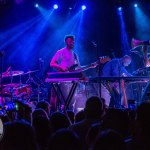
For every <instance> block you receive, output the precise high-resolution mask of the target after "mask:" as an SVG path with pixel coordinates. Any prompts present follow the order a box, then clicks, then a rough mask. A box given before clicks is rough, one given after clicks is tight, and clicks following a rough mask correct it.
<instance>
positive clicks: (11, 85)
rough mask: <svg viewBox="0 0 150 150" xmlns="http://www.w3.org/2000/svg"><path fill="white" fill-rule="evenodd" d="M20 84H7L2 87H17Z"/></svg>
mask: <svg viewBox="0 0 150 150" xmlns="http://www.w3.org/2000/svg"><path fill="white" fill-rule="evenodd" d="M19 84H20V83H9V84H3V85H2V86H5V87H17V86H18V85H19Z"/></svg>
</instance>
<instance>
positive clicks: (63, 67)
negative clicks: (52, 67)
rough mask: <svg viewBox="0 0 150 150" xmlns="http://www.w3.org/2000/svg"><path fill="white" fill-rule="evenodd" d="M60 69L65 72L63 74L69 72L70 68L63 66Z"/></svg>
mask: <svg viewBox="0 0 150 150" xmlns="http://www.w3.org/2000/svg"><path fill="white" fill-rule="evenodd" d="M60 68H61V71H63V72H66V71H68V68H67V67H65V66H61V67H60Z"/></svg>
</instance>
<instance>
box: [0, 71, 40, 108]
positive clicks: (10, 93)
mask: <svg viewBox="0 0 150 150" xmlns="http://www.w3.org/2000/svg"><path fill="white" fill-rule="evenodd" d="M38 71H39V70H34V71H28V72H26V73H24V72H23V71H6V72H3V73H2V74H1V77H2V79H4V78H6V80H7V81H9V80H10V83H8V84H2V83H1V85H0V87H1V88H0V104H1V105H3V104H4V103H6V102H8V101H10V102H13V100H14V99H17V100H21V101H26V102H28V101H30V99H31V96H32V95H33V92H32V87H31V83H34V84H36V85H37V86H39V83H37V82H36V81H35V80H34V79H33V78H32V76H31V74H33V73H35V72H38ZM24 75H28V76H29V77H28V79H27V81H26V82H25V84H23V83H22V76H24ZM16 76H20V81H19V83H13V78H14V77H16Z"/></svg>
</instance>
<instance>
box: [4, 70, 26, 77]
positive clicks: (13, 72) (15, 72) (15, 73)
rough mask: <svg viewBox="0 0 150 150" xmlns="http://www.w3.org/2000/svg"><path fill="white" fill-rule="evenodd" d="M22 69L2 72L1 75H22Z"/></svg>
mask: <svg viewBox="0 0 150 150" xmlns="http://www.w3.org/2000/svg"><path fill="white" fill-rule="evenodd" d="M23 73H24V72H23V71H9V72H3V73H2V77H11V76H18V75H22V74H23Z"/></svg>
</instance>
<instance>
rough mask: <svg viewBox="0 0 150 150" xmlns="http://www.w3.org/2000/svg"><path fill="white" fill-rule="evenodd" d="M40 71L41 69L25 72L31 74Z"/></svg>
mask: <svg viewBox="0 0 150 150" xmlns="http://www.w3.org/2000/svg"><path fill="white" fill-rule="evenodd" d="M38 71H39V70H33V71H28V72H26V73H24V74H31V73H34V72H38Z"/></svg>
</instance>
